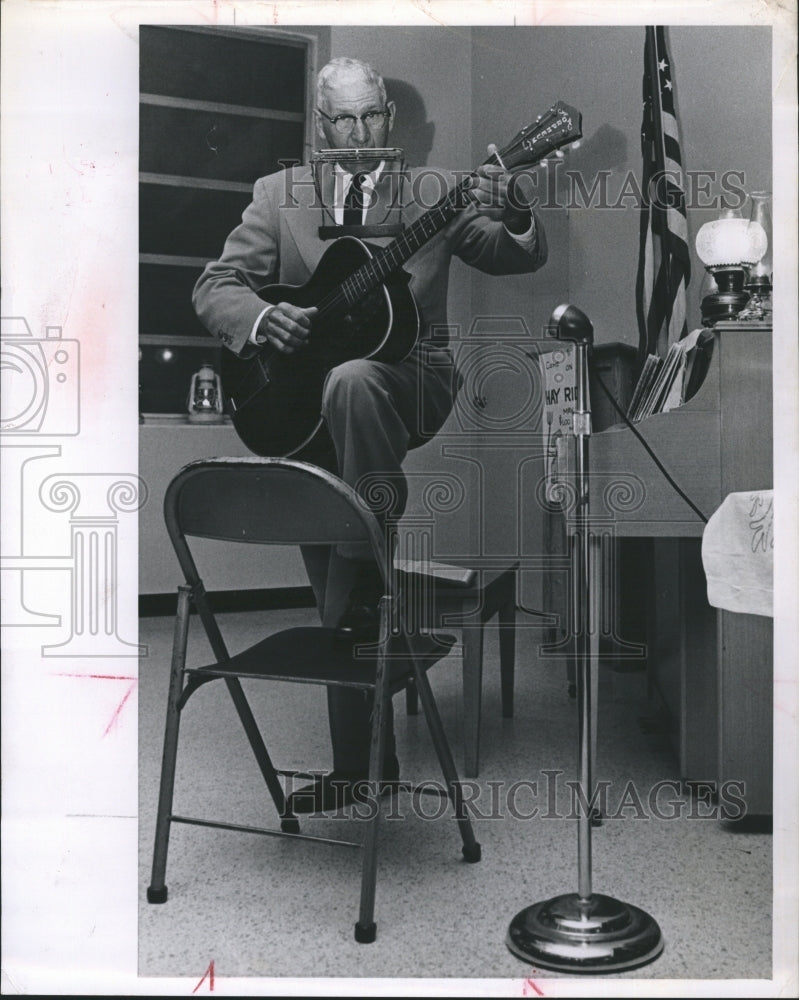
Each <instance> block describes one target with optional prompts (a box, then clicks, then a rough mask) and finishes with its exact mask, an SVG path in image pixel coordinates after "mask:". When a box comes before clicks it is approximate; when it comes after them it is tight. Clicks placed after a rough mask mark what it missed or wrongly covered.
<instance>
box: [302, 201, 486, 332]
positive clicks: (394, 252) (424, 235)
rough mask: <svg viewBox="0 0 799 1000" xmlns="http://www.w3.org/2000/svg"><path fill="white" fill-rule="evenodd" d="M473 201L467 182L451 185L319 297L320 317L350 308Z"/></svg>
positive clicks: (380, 283)
mask: <svg viewBox="0 0 799 1000" xmlns="http://www.w3.org/2000/svg"><path fill="white" fill-rule="evenodd" d="M474 200H475V198H474V195H473V194H472V193H471V192H470V190H469V182H468V181H463V182H461V183H460V184H458V185H457V186H456V187H454V188H453V189H452V191H450V192H449V193H448V194H447V195H445V196H444V197H443V198H442V199H441V201H439V202H438V203H437V204H435V205H434V206H433V207H432V208H431V209H430V210H429V211H427V212H425V213H424V215H422V216H421V217H420V218H418V219H417V220H416V221H415V222H413V223H411V225H410V226H408V229H407V230H406V231H405V232H404V233H403V234H402V236H400V237H398V238H397V239H396V240H394V241H393V242H392V243H390V244H389V245H388V246H387V247H384V248H383V249H382V250H380V251H378V252H377V253H376V254H375V256H374V257H372V259H371V260H369V261H367V262H366V263H365V264H362V265H361V266H360V267H359V268H358V270H357V271H354V272H353V273H352V274H351V275H350V276H349V278H347V279H346V280H345V281H343V282H342V283H341V285H340V286H339V287H338V288H337V289H335V290H334V291H333V292H331V293H330V294H329V295H327V296H326V297H325V298H324V299H322V301H321V302H320V303H319V305H318V309H319V314H320V316H323V315H325V314H327V313H330V312H334V311H336V310H340V309H344V308H351V307H352V306H354V305H356V304H357V303H358V302H360V301H361V300H362V299H364V298H365V297H366V296H367V295H368V294H369V293H370V292H373V291H374V290H375V289H376V288H378V287H379V286H380V285H382V283H383V282H384V281H385V280H386V278H388V277H389V275H391V274H392V273H393V272H394V271H396V270H397V269H398V268H400V267H402V265H403V264H404V263H405V261H407V260H409V259H410V258H411V257H412V256H413V255H414V254H415V253H416V251H417V250H419V249H421V247H423V246H424V244H425V243H427V242H428V241H429V240H431V239H432V238H433V237H434V236H435V235H436V234H437V233H439V232H440V231H441V230H442V229H443V228H444V226H446V225H447V223H448V222H449V221H450V220H451V219H453V218H454V217H455V216H456V215H457V214H458V212H460V211H462V210H463V209H464V208H466V206H467V205H469V204H470V203H471V202H473V201H474Z"/></svg>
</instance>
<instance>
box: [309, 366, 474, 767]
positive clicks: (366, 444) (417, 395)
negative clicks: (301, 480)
mask: <svg viewBox="0 0 799 1000" xmlns="http://www.w3.org/2000/svg"><path fill="white" fill-rule="evenodd" d="M441 360H442V359H441V354H440V353H439V354H438V356H437V360H436V363H435V364H428V363H425V362H423V361H422V360H421V358H420V356H419V354H417V352H414V353H413V354H412V355H411V356H410V357H409V358H407V359H406V360H405V361H403V362H401V363H400V364H384V363H383V362H380V361H369V360H363V359H357V360H354V361H347V362H345V363H344V364H342V365H339V366H338V367H337V368H334V369H332V371H331V372H330V373H329V375H328V377H327V381H326V383H325V387H324V393H323V397H322V414H323V417H324V419H325V422H326V424H327V428H328V431H329V434H330V437H331V439H332V441H333V445H334V447H335V452H336V463H337V466H338V468H337V469H334V470H332V471H335V472H337V473H338V475H340V476H341V478H342V479H343V480H344V482H346V483H347V484H348V485H349V486H352V487H353V488H354V489H355V490H357V491H358V492H359V493H360V495H361V496H363V497H364V498H365V499H366V501H367V503H369V500H370V496H372V497H374V498H376V499H377V500H378V502H379V504H380V511H376V513H378V516H380V512H381V511H382V512H383V516H385V514H386V513H390V514H391V515H392V517H399V516H400V515H401V514H402V511H403V510H404V509H405V504H406V501H407V496H408V491H407V483H406V481H405V477H404V476H403V475H402V462H403V460H404V458H405V456H406V455H407V453H408V450H409V449H410V448H412V447H416V446H417V445H419V444H422V443H423V441H424V439H425V438H426V437H427V436H432V435H433V434H434V433H435V432H436V431H437V430H439V429H440V427H441V426H442V424H443V423H444V421H445V420H446V418H447V416H448V414H449V412H450V410H451V409H452V403H453V395H454V383H455V379H454V371H453V368H452V366H451V365H450V364H446V363H444V364H442V363H440V362H441ZM381 481H382V482H383V483H384V484H385V485H384V488H383V487H381V485H380V484H381ZM387 495H390V496H391V497H392V503H391V508H390V510H389V511H385V498H386V496H387ZM302 554H303V558H304V561H305V566H306V569H307V571H308V577H309V579H310V582H311V586H312V588H313V591H314V596H315V598H316V603H317V607H318V609H319V614H320V617H321V619H322V624H323V625H325V626H329V627H334V626H335V625H336V624H337V622H338V620H339V618H340V617H341V615H342V613H343V612H344V611H345V610H346V608H347V604H348V600H349V596H350V593H351V591H352V589H353V588H354V587H356V586H357V585H358V583H359V579H360V578H361V577H362V574H363V570H364V567H365V566H368V565H370V561H371V560H372V553H371V549H370V548H369V547H368V546H356V545H350V546H346V547H345V546H340V547H336V548H329V547H328V548H320V547H318V546H317V547H311V546H305V547H303V551H302ZM371 565H372V566H373V562H372V563H371ZM370 714H371V701H370V699H368V698H367V697H365V695H364V693H363V692H360V691H353V690H350V689H348V688H328V716H329V721H330V736H331V740H332V744H333V767H334V769H335V770H337V771H349V772H353V773H356V774H358V773H363V774H365V773H366V771H367V770H368V764H369V741H370ZM390 721H391V715H390V713H389V723H390ZM388 734H389V735H388V740H387V744H388V756H391V754H392V753H393V752H394V736H393V727H392V726H391V725H389V727H388Z"/></svg>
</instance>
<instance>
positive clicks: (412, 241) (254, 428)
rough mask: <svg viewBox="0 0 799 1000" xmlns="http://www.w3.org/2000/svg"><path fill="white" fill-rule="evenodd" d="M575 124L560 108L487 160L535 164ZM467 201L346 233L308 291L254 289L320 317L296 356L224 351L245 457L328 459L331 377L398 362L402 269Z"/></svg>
mask: <svg viewBox="0 0 799 1000" xmlns="http://www.w3.org/2000/svg"><path fill="white" fill-rule="evenodd" d="M581 125H582V117H581V115H580V114H579V112H578V111H576V110H575V109H574V108H572V107H570V106H569V105H567V104H563V103H561V102H558V103H556V104H554V105H553V106H552V107H551V108H550V109H549V110H548V111H547V112H545V113H544V114H543V115H541V116H539V117H538V118H537V119H536V120H535V122H533V123H532V124H531V125H528V126H527V127H526V128H523V129H522V130H521V131H520V132H519V133H518V134H517V135H516V136H515V137H514V139H513V140H512V141H511V142H510V143H509V144H508V145H507V146H506V147H505V148H504V149H501V150H499V151H498V152H496V153H494V154H492V156H491V157H489V159H488V160H486V161H485V162H486V163H487V164H496V165H500V166H502V167H504V168H505V169H506V170H508V171H511V170H514V169H520V168H525V167H531V166H534V165H535V164H536V163H538V162H540V161H541V160H543V159H544V158H545V157H547V156H549V155H550V154H551V153H553V152H555V150H557V149H560V148H561V147H562V146H565V145H567V144H568V143H570V142H574V141H575V140H576V139H579V138H580V137H581V136H582V132H581ZM473 201H476V199H475V196H474V194H473V193H472V192H471V191H470V182H469V179H468V178H467V179H465V180H464V181H463V182H461V183H460V184H458V185H457V186H456V187H454V188H453V189H452V190H451V191H450V192H449V193H448V194H446V195H445V196H444V197H443V198H441V200H440V201H438V202H437V203H436V204H435V205H434V206H433V207H432V208H431V209H430V210H429V211H427V212H425V214H424V215H422V216H421V217H420V218H418V219H417V220H416V221H415V222H413V223H412V224H411V225H409V226H408V227H407V229H406V230H405V231H404V232H403V233H402V235H401V236H399V237H398V238H397V239H395V240H394V241H393V242H391V243H390V244H388V245H387V246H385V247H382V248H376V247H370V246H369V245H368V244H366V243H365V242H363V241H362V240H360V239H358V238H356V237H354V236H342V237H340V238H339V239H337V240H336V241H335V242H334V243H332V244H331V245H330V246H329V247H328V248H327V250H326V251H325V252H324V254H323V255H322V257H321V259H320V261H319V264H318V265H317V267H316V270H315V271H314V273H313V275H312V276H311V278H310V279H309V280H308V281H307V282H306V283H305V284H304V285H267V286H265V287H264V288H261V289H257V294H258V295H259V296H260V297H261V299H263V301H264V302H268V303H272V304H277V303H279V302H289V303H291V304H292V305H295V306H299V307H301V308H309V307H311V306H315V307H316V308H317V310H318V312H317V314H316V316H315V317H314V320H313V325H312V327H311V332H310V334H309V336H308V340H307V341H306V343H305V345H304V347H303V348H301V349H300V350H298V351H295V352H293V353H292V354H284V353H282V352H280V351H278V350H277V349H276V348H274V347H272V346H270V345H268V344H264V345H263V347H262V348H261V349H260V350H259V351H257V352H256V353H254V354H252V355H250V356H249V357H242V356H239V355H237V354H235V353H234V352H232V351H223V352H222V364H221V383H222V391H223V393H224V396H225V398H226V399H227V400H228V402H229V408H230V411H231V417H232V420H233V425H234V427H235V429H236V431H237V433H238V435H239V437H240V438H241V440H242V441H243V442H244V444H245V445H246V446H247V447H248V448H249V449H250V450H251V451H253V452H255V454H257V455H264V456H266V455H269V456H273V457H280V458H288V457H292V458H304V459H307V460H311V461H313V460H314V459H315V458H317V457H318V456H320V455H325V454H329V447H330V442H329V438H328V436H327V431H326V428H325V426H324V423H323V420H322V417H321V404H322V390H323V387H324V383H325V379H326V378H327V374H328V372H329V371H330V370H331V369H332V368H334V367H336V365H339V364H342V363H343V362H344V361H350V360H353V359H355V358H372V359H374V360H378V361H386V362H399V361H402V360H403V359H404V358H406V357H407V356H408V355H409V354H410V352H411V351H412V350H413V348H414V346H415V344H416V340H417V337H418V335H419V329H420V322H419V313H418V310H417V308H416V303H415V302H414V299H413V294H412V293H411V291H410V289H409V287H408V282H409V280H410V275H409V274H408V273H407V271H405V270H404V269H403V267H402V265H403V264H404V263H405V262H406V261H407V260H409V259H410V258H411V257H412V256H413V254H415V253H416V252H417V251H418V250H419V249H420V248H421V247H422V246H424V244H425V243H427V242H428V241H429V240H430V239H432V238H433V237H434V236H435V235H436V234H437V233H438V232H440V230H441V229H443V228H444V226H446V225H447V223H448V222H450V221H451V220H452V219H453V218H454V217H455V216H456V215H457V214H458V213H459V212H461V211H462V210H463V209H464V208H466V207H467V206H468V205H470V204H471V203H472V202H473Z"/></svg>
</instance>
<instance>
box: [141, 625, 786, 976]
mask: <svg viewBox="0 0 799 1000" xmlns="http://www.w3.org/2000/svg"><path fill="white" fill-rule="evenodd" d="M220 621H221V623H222V625H223V629H224V631H225V634H226V635H227V636H228V637H229V645H230V647H231V649H232V650H235V649H236V648H240V646H243V645H246V644H248V643H249V642H251V641H253V638H254V636H256V635H259V634H264V632H265V631H270V630H273V629H276V628H279V627H284V626H286V625H289V624H301V623H306V622H312V621H314V612H312V611H310V610H309V611H305V610H292V611H279V612H276V611H271V612H250V613H247V614H227V615H223V616H221V617H220ZM519 622H520V625H521V626H524V625H525V624H527V622H526V620H525V618H524V616H522V615H520V616H519ZM540 637H541V636H540V632H538V631H536V630H535V629H534V628H525V627H521V628H520V629H519V633H518V644H517V669H516V674H517V678H516V714H515V718H513V719H502V718H501V713H500V704H499V669H498V646H497V641H496V633H495V632H494V630H493V629H491V628H489V630H488V632H487V635H486V650H485V667H484V694H483V730H482V747H481V768H480V776H479V779H478V780H477V782H475V783H473V785H472V786H471V788H472V793H471V794H472V795H473V796H474V804H475V807H476V809H477V810H478V811H479V814H480V815H479V817H477V818H476V819H475V830H476V834H477V839H478V840H479V841H480V842H481V844H482V849H483V859H482V862H481V863H480V864H477V865H468V864H465V863H463V862H462V860H461V855H460V839H459V836H458V833H457V828H456V826H455V824H454V822H453V820H452V819H451V816H450V814H449V813H447V815H445V816H443V817H441V818H434V814H435V811H436V810H437V808H438V807H437V802H436V800H435V799H433V798H429V797H424V798H422V799H419V800H414V799H412V798H411V797H409V796H408V795H402V796H401V797H400V798H398V799H397V800H395V803H396V804H395V805H394V806H393V808H392V811H391V813H389V814H388V815H387V817H386V818H385V820H384V822H383V824H382V827H381V839H380V857H379V871H378V884H377V901H376V920H377V925H378V938H377V941H376V942H375V943H374V944H371V945H368V946H365V945H358V944H356V943H355V942H354V940H353V935H352V928H353V923H354V921H355V919H356V917H357V909H358V892H359V879H360V860H361V852H360V850H356V849H353V848H347V847H333V846H327V845H317V844H311V843H307V842H305V843H303V842H297V841H289V840H286V839H281V838H273V837H262V836H256V835H250V834H239V833H231V832H226V831H214V830H208V829H204V828H199V827H191V826H185V825H175V826H174V828H173V833H172V842H171V847H170V855H169V864H168V869H167V885H168V887H169V900H168V902H167V903H166V904H165V905H161V906H152V905H148V903H147V902H146V899H145V889H146V886H147V884H148V882H149V866H150V862H151V851H152V840H153V830H154V818H155V806H156V800H157V792H158V775H159V768H160V758H161V749H162V738H163V722H164V712H165V697H166V685H167V671H168V664H169V656H170V646H171V638H172V623H171V619H169V618H151V619H145V620H143V621H142V622H141V632H140V640H141V641H142V642H143V643H146V644H148V645H149V647H150V655H149V656H148V658H147V659H146V660H144V661H143V662H142V665H141V669H140V695H139V704H140V814H139V815H140V889H141V892H140V900H141V902H140V917H139V974H140V975H141V976H152V977H159V976H170V977H173V976H192V977H196V978H199V977H200V975H201V974H202V972H203V970H205V969H206V967H207V965H208V956H209V955H210V956H212V957H213V958H214V963H215V970H216V975H217V976H218V977H221V976H231V977H233V976H237V977H281V978H282V977H297V978H304V977H351V978H361V977H368V978H370V979H371V978H375V979H377V978H380V979H382V978H394V977H402V978H406V979H410V978H417V977H420V978H435V979H441V980H455V979H470V978H474V979H487V980H510V981H518V982H519V983H522V982H523V981H524V980H525V978H526V977H528V976H530V975H535V976H536V981H537V982H538V983H539V984H540V982H541V981H542V980H543V979H545V978H563V976H562V974H559V973H556V972H543V971H539V970H531V969H530V968H529V967H527V965H526V964H525V963H524V962H522V961H521V960H519V959H518V958H516V957H514V956H513V955H512V954H511V953H510V952H509V951H508V949H507V947H506V946H505V943H504V941H505V934H506V930H507V927H508V924H509V922H510V920H511V919H512V917H513V916H514V915H515V914H516V913H517V912H518V911H519V910H521V909H523V908H524V907H526V906H528V905H530V904H532V903H534V902H537V901H539V900H543V899H547V898H549V897H551V896H554V895H559V894H561V893H567V892H574V891H576V889H577V822H576V821H575V820H574V819H573V818H568V813H569V790H568V788H567V786H566V782H567V781H568V780H573V779H575V778H576V777H577V774H576V756H577V754H576V734H577V725H576V703H575V701H573V700H571V699H570V698H569V697H568V694H567V685H566V678H565V669H564V666H563V663H562V662H559V661H555V660H542V659H540V658H539V656H538V655H537V645H538V643H539V641H540ZM203 646H204V640H203V638H202V635H201V630H200V628H199V624H198V623H197V621H196V619H194V618H193V619H192V636H191V640H190V655H191V651H192V650H194V651H196V653H197V655H198V656H200V657H202V656H203V655H204V654H203ZM459 668H460V663H459V660H458V658H457V656H455V655H451V656H450V657H448V658H447V659H446V660H444V661H442V662H441V663H439V664H438V665H437V666H436V667H435V668H434V669H433V671H432V672H431V675H430V676H431V680H432V683H433V689H434V691H435V694H436V698H437V700H438V704H439V709H440V711H441V714H442V718H443V720H444V724H445V726H446V729H447V732H448V734H449V737H450V740H451V743H452V747H453V751H454V753H455V757H456V761H457V763H458V766H459V767H460V766H461V762H462V743H461V732H460V725H461V698H460V669H459ZM245 687H246V690H247V691H248V693H250V695H251V703H252V705H253V710H254V712H255V714H256V717H257V718H258V720H259V722H261V724H262V725H263V726H264V727H265V729H267V730H269V732H271V738H268V739H267V746H268V747H269V748H270V751H271V753H272V756H273V759H274V761H275V763H276V765H277V766H279V767H286V768H303V769H310V768H314V767H315V768H326V767H328V766H329V764H330V757H329V752H330V751H329V738H328V729H327V717H326V711H325V694H324V691H323V689H321V688H314V687H309V686H305V685H285V686H284V685H275V684H272V685H258V684H257V683H256V684H253V683H247V682H245ZM600 706H601V707H600V720H601V721H600V733H599V747H600V750H599V759H598V761H597V770H596V776H597V778H598V779H601V780H606V781H608V782H610V785H609V789H608V809H609V812H610V813H611V818H608V819H606V820H605V822H604V823H603V825H602V826H601V827H598V828H596V829H595V830H594V832H593V836H592V844H593V871H592V875H593V880H592V887H593V891H594V892H595V893H606V894H608V895H612V896H615V897H616V898H618V899H621V900H624V901H626V902H629V903H633V904H635V905H637V906H640V907H642V908H643V909H645V910H646V911H648V912H649V913H650V914H651V915H652V916H653V917H655V919H656V920H657V921H658V923H659V924H660V927H661V929H662V932H663V936H664V939H665V948H664V951H663V954H662V955H661V957H660V958H659V959H657V960H656V961H655V962H653V963H652V964H650V965H648V966H645V967H644V968H641V969H638V970H635V971H631V972H625V973H620V974H617V975H618V977H619V978H620V979H633V980H635V979H647V980H649V979H667V980H707V979H721V980H733V979H744V980H758V979H769V978H770V977H771V969H772V954H771V941H772V927H771V915H772V837H771V835H770V834H768V833H751V832H748V833H741V832H733V831H732V830H731V829H730V828H729V827H728V826H725V825H723V824H720V823H719V822H717V821H716V820H714V819H708V818H698V817H696V816H691V815H690V814H691V812H692V811H693V812H696V811H704V810H702V809H700V808H699V807H698V806H697V804H696V803H694V804H693V805H692V804H691V799H690V797H687V796H686V795H684V794H683V795H681V796H679V797H677V798H676V799H675V801H676V803H677V804H676V806H674V809H675V811H677V812H678V813H679V815H678V817H677V818H674V819H664V818H657V816H656V815H653V813H652V810H651V808H650V806H649V801H648V799H649V795H650V792H651V790H652V788H653V786H655V785H656V784H657V783H658V782H660V781H662V780H664V779H676V778H678V773H677V763H676V759H675V757H674V755H673V753H672V751H671V749H670V747H669V744H668V741H667V739H666V738H665V736H664V735H663V733H662V732H661V731H660V730H659V728H658V727H657V726H654V727H653V726H652V725H650V724H647V723H649V722H651V720H652V716H653V711H654V707H653V705H652V704H651V703H650V702H648V701H647V697H646V682H645V676H644V675H643V674H641V673H614V672H612V671H606V672H604V675H603V678H602V684H601V694H600ZM395 713H396V719H397V725H396V729H397V742H398V750H399V757H400V760H401V765H402V777H403V778H405V779H407V780H411V781H417V782H418V781H424V780H437V779H438V778H439V774H438V772H437V769H436V764H435V761H434V755H433V751H432V746H431V744H430V741H429V738H428V736H427V732H426V728H425V723H424V719H423V716H421V715H419V716H412V717H408V716H407V715H406V713H405V708H404V703H403V702H402V699H401V698H400V697H398V698H396V699H395ZM547 771H548V772H550V773H549V774H548V775H547V774H546V773H545V772H547ZM554 772H558V773H557V774H555V773H554ZM630 780H633V781H634V783H635V787H634V789H633V790H632V791H631V790H630V789H629V787H628V782H629V781H630ZM530 782H537V787H536V789H535V790H533V786H532V785H531V784H530ZM551 796H553V797H554V800H555V802H556V803H557V806H556V808H552V799H551V798H550V797H551ZM669 798H672V799H674V798H675V796H674V793H673V792H669V791H668V789H667V790H666V792H665V793H664V794H663V795H662V796H661V798H660V799H659V800H658V801H659V802H661V803H662V808H661V810H660V812H661V815H663V814H664V813H666V812H667V810H668V806H667V800H668V799H669ZM415 802H416V806H415V805H414V803H415ZM639 802H640V808H639V806H638V803H639ZM535 806H537V807H538V815H536V816H531V814H532V813H533V812H534V807H535ZM622 807H623V808H622ZM175 809H176V811H177V812H182V813H184V814H189V815H202V816H206V817H217V818H219V817H222V818H225V819H227V820H231V821H235V822H241V823H245V824H253V825H261V826H271V827H273V828H274V826H275V824H274V817H273V815H272V807H271V802H270V800H269V798H268V795H267V793H266V790H265V788H264V787H263V785H262V783H261V780H260V777H259V775H258V772H257V770H256V766H255V763H254V760H253V758H252V756H251V754H250V751H249V749H248V747H247V746H246V744H245V740H244V737H243V734H242V733H241V731H240V727H239V724H238V720H237V719H236V717H235V715H234V712H233V709H232V705H231V703H230V701H229V699H228V697H227V695H226V693H225V691H224V689H222V688H221V687H217V686H216V685H213V684H211V685H207V686H206V687H204V688H203V689H202V690H200V691H199V692H198V693H197V694H196V695H195V696H194V698H193V702H192V703H191V704H190V707H189V710H188V711H187V712H186V714H185V715H184V718H183V721H182V726H181V753H180V757H179V761H178V774H177V783H176V796H175ZM422 812H424V813H425V814H426V815H424V816H423V815H421V813H422ZM392 813H394V814H397V813H399V814H401V815H402V816H403V817H404V818H403V819H402V820H400V819H398V818H397V816H396V815H394V817H393V818H392ZM553 813H554V814H555V815H552V814H553ZM613 813H616V814H617V816H616V818H613V817H612V814H613ZM547 814H549V815H547ZM303 831H304V832H308V833H313V834H318V835H320V836H334V837H336V836H343V837H345V838H349V839H352V840H355V841H357V840H358V838H359V837H360V835H361V829H360V828H359V824H358V823H357V822H354V821H352V820H351V819H349V818H347V816H346V814H342V816H340V817H316V818H311V819H307V820H305V821H304V823H303ZM564 985H565V984H564ZM619 985H620V986H621V985H622V984H619ZM629 985H630V986H631V987H632V986H633V984H632V983H630V984H629ZM664 986H665V984H664ZM444 989H445V987H444ZM517 993H518V991H517ZM672 995H673V994H672Z"/></svg>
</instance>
